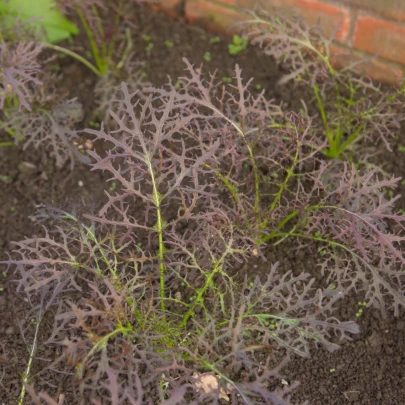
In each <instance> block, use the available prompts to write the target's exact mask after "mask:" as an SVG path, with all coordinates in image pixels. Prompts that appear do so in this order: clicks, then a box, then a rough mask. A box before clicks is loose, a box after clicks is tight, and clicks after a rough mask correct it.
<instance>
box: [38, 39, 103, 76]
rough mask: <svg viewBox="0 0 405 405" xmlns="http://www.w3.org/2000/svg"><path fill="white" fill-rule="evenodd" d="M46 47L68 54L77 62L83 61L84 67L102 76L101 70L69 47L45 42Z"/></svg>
mask: <svg viewBox="0 0 405 405" xmlns="http://www.w3.org/2000/svg"><path fill="white" fill-rule="evenodd" d="M45 46H46V47H47V48H50V49H53V50H54V51H58V52H62V53H64V54H65V55H69V56H71V57H72V58H75V59H76V60H78V61H79V62H81V63H83V65H85V66H86V67H88V68H89V69H90V70H91V71H92V72H93V73H95V74H96V75H97V76H102V75H103V72H101V71H100V70H99V69H97V68H96V67H95V66H94V65H93V64H91V63H90V62H89V61H88V60H87V59H85V58H83V56H80V55H79V54H78V53H76V52H73V51H70V50H69V49H66V48H63V47H61V46H58V45H54V44H45Z"/></svg>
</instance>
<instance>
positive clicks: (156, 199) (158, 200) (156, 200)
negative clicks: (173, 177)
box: [145, 159, 166, 310]
mask: <svg viewBox="0 0 405 405" xmlns="http://www.w3.org/2000/svg"><path fill="white" fill-rule="evenodd" d="M145 163H146V164H147V166H148V171H149V173H150V176H151V180H152V189H153V191H152V201H153V204H154V205H155V208H156V212H157V219H156V232H157V234H158V245H159V251H158V260H159V279H160V280H159V284H160V292H159V297H160V308H161V309H162V310H165V309H166V308H165V299H166V295H165V264H164V253H165V246H164V243H163V229H164V221H163V218H162V207H161V204H162V197H161V195H160V193H159V190H158V188H157V184H156V179H155V172H154V171H153V167H152V162H151V161H150V160H149V159H147V160H146V162H145Z"/></svg>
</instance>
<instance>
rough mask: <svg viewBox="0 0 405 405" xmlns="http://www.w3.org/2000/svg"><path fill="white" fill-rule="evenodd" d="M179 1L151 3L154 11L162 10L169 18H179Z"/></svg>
mask: <svg viewBox="0 0 405 405" xmlns="http://www.w3.org/2000/svg"><path fill="white" fill-rule="evenodd" d="M181 3H182V1H181V0H160V1H159V3H151V5H150V6H151V7H152V9H154V10H163V11H164V12H166V13H167V14H168V15H170V16H171V17H175V18H176V17H179V16H180V10H181Z"/></svg>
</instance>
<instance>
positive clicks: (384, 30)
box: [353, 16, 405, 65]
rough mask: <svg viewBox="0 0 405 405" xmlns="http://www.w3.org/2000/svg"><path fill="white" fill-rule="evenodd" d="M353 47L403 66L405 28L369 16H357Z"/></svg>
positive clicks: (404, 62)
mask: <svg viewBox="0 0 405 405" xmlns="http://www.w3.org/2000/svg"><path fill="white" fill-rule="evenodd" d="M353 47H354V48H357V49H361V50H363V51H365V52H368V53H370V54H377V53H378V54H379V56H381V57H383V58H386V59H389V60H391V61H394V62H399V63H401V64H403V65H405V26H401V25H398V24H395V23H392V22H388V21H384V20H380V19H378V18H374V17H370V16H359V17H358V20H357V23H356V27H355V31H354V35H353Z"/></svg>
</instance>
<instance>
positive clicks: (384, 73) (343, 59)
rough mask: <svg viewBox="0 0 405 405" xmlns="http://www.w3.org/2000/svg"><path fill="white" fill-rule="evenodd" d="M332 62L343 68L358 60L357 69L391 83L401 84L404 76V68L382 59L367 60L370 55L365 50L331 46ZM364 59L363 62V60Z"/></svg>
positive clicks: (360, 72) (380, 80) (335, 66)
mask: <svg viewBox="0 0 405 405" xmlns="http://www.w3.org/2000/svg"><path fill="white" fill-rule="evenodd" d="M330 50H331V55H332V56H331V62H332V65H333V67H334V68H336V69H342V68H344V67H347V66H348V65H349V64H351V63H354V62H357V65H356V67H355V70H356V71H357V72H358V73H359V74H362V75H366V76H368V77H371V78H372V79H374V80H376V81H378V82H383V83H389V84H399V83H400V81H401V80H402V79H403V77H404V72H403V69H402V68H401V67H399V66H396V65H394V64H390V63H389V62H386V61H383V60H381V59H378V58H377V59H372V60H367V57H369V55H366V54H365V53H363V52H359V51H355V50H351V49H347V48H343V47H341V46H338V45H332V46H331V49H330ZM362 60H363V62H361V61H362Z"/></svg>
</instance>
